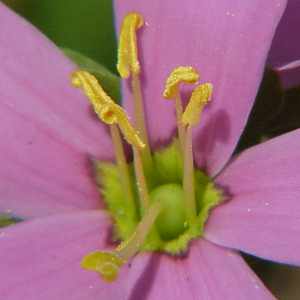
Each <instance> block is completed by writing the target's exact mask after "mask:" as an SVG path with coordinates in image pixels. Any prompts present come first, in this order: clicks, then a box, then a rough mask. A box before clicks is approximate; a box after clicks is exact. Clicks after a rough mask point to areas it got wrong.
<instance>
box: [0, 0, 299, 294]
mask: <svg viewBox="0 0 300 300" xmlns="http://www.w3.org/2000/svg"><path fill="white" fill-rule="evenodd" d="M285 2H286V1H283V0H280V1H279V0H276V1H274V0H252V1H246V2H241V1H240V0H225V1H218V0H210V1H199V0H188V1H186V2H185V3H184V5H182V3H181V2H180V5H178V6H177V5H175V4H176V1H174V0H165V1H160V0H154V1H151V2H150V1H149V2H146V1H140V0H126V1H117V2H116V12H117V17H118V20H121V18H122V17H123V16H124V15H125V14H127V13H128V12H130V11H133V10H134V11H138V12H140V13H141V14H143V15H144V17H145V19H146V22H147V26H146V28H145V29H144V31H143V32H142V35H141V44H140V46H141V54H142V57H143V60H142V62H143V66H144V73H143V76H144V77H143V85H144V86H143V87H144V92H145V106H146V113H147V120H148V127H149V132H150V139H151V145H152V146H153V147H154V148H155V147H156V146H157V145H161V144H164V142H165V141H168V140H170V137H171V135H172V133H173V132H174V128H175V118H174V108H173V106H172V103H167V102H166V101H165V100H162V97H161V91H162V89H163V83H164V81H165V78H166V77H167V75H168V72H169V71H170V70H171V69H173V68H174V67H176V66H177V65H193V66H195V67H197V68H198V69H199V70H200V71H201V74H202V77H203V79H204V80H205V81H210V82H212V83H213V85H214V88H215V89H214V99H213V101H212V103H211V105H210V106H209V107H208V109H206V111H205V112H204V113H203V118H202V121H201V124H200V126H199V127H198V128H196V129H195V132H194V133H195V135H194V145H195V153H194V154H195V161H196V163H197V166H198V167H199V168H202V169H205V170H206V172H207V173H208V175H209V176H211V177H212V178H213V179H214V181H215V182H216V184H217V185H218V186H220V187H222V188H223V189H224V191H225V192H226V194H227V196H229V197H230V199H229V201H227V202H226V203H224V204H223V205H220V206H218V207H217V208H215V209H214V211H213V212H212V213H211V215H210V217H209V219H208V223H207V225H206V227H205V232H204V237H203V238H201V239H198V240H195V241H193V243H192V245H191V246H190V249H189V252H188V253H187V255H186V257H184V258H179V257H171V256H169V255H165V254H157V253H154V254H151V253H141V254H138V255H137V256H136V257H135V258H134V259H133V261H132V262H131V263H130V264H128V265H126V266H124V267H123V269H122V271H121V273H120V278H119V279H118V280H117V281H116V282H114V283H111V284H108V283H105V282H103V281H102V280H100V279H99V277H98V276H97V275H96V274H95V273H92V272H86V271H84V270H83V269H82V268H81V267H80V261H81V259H82V257H83V256H84V255H86V254H87V253H89V252H91V251H93V250H95V249H105V248H106V247H107V245H108V243H107V241H108V240H109V238H110V230H109V228H110V220H109V218H108V217H107V215H106V214H105V213H104V212H103V211H101V210H100V209H99V208H100V203H99V201H98V198H99V195H98V191H97V188H96V185H95V183H94V180H93V178H92V176H91V173H90V169H89V159H90V158H97V159H99V160H107V159H112V158H113V153H112V150H111V149H112V145H111V141H110V139H109V137H108V135H107V133H106V131H105V128H104V126H102V125H101V124H100V123H99V122H98V120H96V119H95V118H92V117H91V115H90V112H89V105H88V103H87V101H86V99H84V97H82V95H81V93H80V92H79V91H76V90H75V89H73V88H72V87H71V86H70V83H69V76H70V73H71V72H72V71H74V66H73V65H72V64H71V63H70V62H68V61H67V60H66V59H65V58H64V57H63V56H62V55H61V53H60V52H59V51H58V50H57V49H55V47H53V45H51V43H49V41H47V40H46V39H45V38H44V37H43V36H41V35H40V34H39V33H38V32H36V30H35V29H34V28H32V27H31V26H30V25H29V24H27V23H26V22H25V21H24V20H21V19H20V18H19V17H18V16H16V15H15V14H14V13H12V12H11V11H9V10H8V9H7V8H6V7H4V6H3V5H0V57H1V62H2V64H1V70H0V78H1V80H0V107H1V109H0V114H1V127H0V128H1V129H0V130H1V144H0V145H1V146H0V149H1V169H0V176H1V180H0V196H1V197H0V210H1V211H11V212H13V213H15V214H16V215H18V216H21V217H23V218H28V219H29V220H28V221H25V222H22V223H20V224H18V225H15V226H11V227H8V228H4V229H1V231H0V250H1V269H0V274H1V282H0V295H1V297H2V298H4V299H6V300H19V299H26V300H35V299H45V300H47V299H51V300H52V299H72V300H76V299H78V300H79V299H80V300H81V299H87V300H90V299H116V300H119V299H126V300H136V299H272V295H271V294H270V293H269V292H268V290H266V289H265V287H264V286H263V284H262V283H261V282H260V281H259V279H258V278H257V277H256V276H255V275H254V273H253V272H252V271H251V270H250V268H248V267H247V265H246V264H245V262H244V261H243V259H242V258H241V256H240V255H239V254H238V252H237V251H235V250H234V249H238V250H242V251H245V252H247V253H250V254H254V255H257V256H260V257H263V258H266V259H272V260H276V261H279V262H283V263H289V264H299V262H300V254H299V251H295V249H298V248H299V246H300V239H299V228H300V206H299V201H298V200H299V195H300V189H299V186H298V182H299V164H297V161H298V160H299V156H300V155H299V151H298V148H299V146H300V139H299V137H300V131H299V130H296V131H294V132H291V133H289V134H286V135H283V136H281V137H278V138H276V139H274V140H270V141H268V142H266V143H264V144H261V145H258V146H255V147H253V148H250V149H248V150H246V151H245V152H243V153H242V154H241V155H239V156H238V157H235V158H231V159H230V157H231V155H232V153H233V150H234V148H235V146H236V144H237V142H238V139H239V137H240V135H241V133H242V130H243V128H244V126H245V123H246V120H247V117H248V115H249V112H250V109H251V106H252V104H253V100H254V98H255V95H256V91H257V88H258V85H259V83H260V80H261V75H262V72H263V69H264V64H265V59H266V55H267V53H268V49H269V47H270V43H271V40H272V37H273V34H274V31H275V28H276V25H277V23H278V21H279V19H280V17H281V14H282V12H283V10H284V8H285ZM126 95H128V89H127V86H126V85H124V90H123V96H124V99H125V102H124V105H125V107H126V109H128V111H129V113H131V111H132V107H131V103H130V102H129V101H128V99H129V98H128V97H126Z"/></svg>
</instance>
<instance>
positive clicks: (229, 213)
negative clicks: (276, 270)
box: [205, 130, 300, 265]
mask: <svg viewBox="0 0 300 300" xmlns="http://www.w3.org/2000/svg"><path fill="white" fill-rule="evenodd" d="M299 148H300V130H295V131H293V132H291V133H288V134H285V135H282V136H280V137H278V138H275V139H273V140H270V141H268V142H266V143H263V144H260V145H258V146H255V147H253V148H250V149H249V150H246V151H245V152H244V153H242V154H241V155H240V156H239V157H237V158H236V160H234V161H233V162H232V163H231V164H229V166H228V167H227V168H226V169H225V170H224V171H223V172H222V173H221V174H220V176H218V178H217V183H218V184H219V185H221V186H223V187H224V188H225V190H227V191H228V192H229V194H230V195H232V198H231V199H229V201H228V202H227V203H225V204H224V205H221V206H219V207H217V208H216V209H215V210H214V211H213V212H212V214H211V216H210V217H209V220H208V224H207V226H206V228H205V236H206V237H207V238H208V239H209V240H210V241H213V242H215V243H217V244H220V245H223V246H227V247H231V248H235V249H240V250H242V251H245V252H248V253H250V254H254V255H257V256H260V257H263V258H267V259H271V260H275V261H279V262H283V263H289V264H297V265H300V252H299V251H298V250H297V249H299V248H300V186H299V182H300V165H299V160H300V153H299Z"/></svg>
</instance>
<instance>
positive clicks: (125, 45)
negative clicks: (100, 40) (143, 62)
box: [117, 13, 144, 78]
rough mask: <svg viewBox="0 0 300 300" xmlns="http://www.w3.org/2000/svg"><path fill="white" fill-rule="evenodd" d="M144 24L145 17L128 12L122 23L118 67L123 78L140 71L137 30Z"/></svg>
mask: <svg viewBox="0 0 300 300" xmlns="http://www.w3.org/2000/svg"><path fill="white" fill-rule="evenodd" d="M143 25H144V19H143V17H142V16H141V15H140V14H138V13H130V14H128V15H127V16H126V17H125V18H124V20H123V23H122V26H121V33H120V41H119V50H118V64H117V69H118V71H119V73H120V75H121V77H122V78H128V77H129V76H130V74H131V73H132V74H135V75H138V74H139V73H140V63H139V60H138V48H137V37H136V31H137V30H138V29H139V28H141V27H142V26H143Z"/></svg>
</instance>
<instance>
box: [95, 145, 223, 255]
mask: <svg viewBox="0 0 300 300" xmlns="http://www.w3.org/2000/svg"><path fill="white" fill-rule="evenodd" d="M96 167H97V169H96V170H97V181H98V183H99V185H100V187H101V193H102V195H103V198H104V201H105V202H106V205H107V210H108V211H109V213H110V214H111V216H112V218H113V220H114V225H115V226H114V237H113V238H114V239H115V240H127V239H128V238H129V237H130V236H131V234H132V233H133V232H134V230H135V228H136V226H137V224H138V222H139V221H140V219H141V215H140V207H139V199H138V193H137V190H136V180H135V177H134V172H133V167H132V166H131V177H132V188H133V190H135V201H134V202H135V204H132V202H130V201H127V200H128V199H126V198H124V192H123V188H122V186H121V183H120V182H121V180H120V177H119V176H120V175H119V172H118V167H117V166H116V165H115V164H112V163H106V162H98V163H96ZM182 174H183V164H182V157H181V153H180V151H179V147H178V143H177V141H176V140H175V141H174V142H173V143H171V144H170V145H169V146H167V147H166V148H164V149H162V150H160V151H157V152H155V153H154V155H153V166H152V168H151V170H146V179H147V184H148V188H149V192H150V199H151V202H154V201H160V202H161V203H162V206H163V210H162V212H161V213H160V215H159V216H158V218H157V219H156V222H155V226H154V228H153V230H152V231H151V232H150V233H149V235H148V238H147V240H146V242H145V244H144V245H143V247H142V248H143V250H151V251H165V252H167V253H170V254H173V255H175V254H180V253H182V252H184V251H186V250H187V247H188V244H189V242H190V241H191V240H192V239H194V238H197V237H201V236H202V234H203V230H204V225H205V222H206V220H207V218H208V216H209V211H210V210H211V209H212V208H213V207H215V206H216V205H218V204H219V203H220V202H221V199H222V194H221V192H220V190H218V189H217V188H216V186H215V185H214V183H213V181H212V180H211V179H210V178H209V177H208V176H206V175H205V174H204V172H202V171H200V170H196V171H195V174H194V176H195V192H196V202H197V203H196V205H197V218H196V221H195V222H194V223H193V224H188V222H187V221H186V209H185V201H184V193H183V189H182Z"/></svg>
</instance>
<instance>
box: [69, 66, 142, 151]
mask: <svg viewBox="0 0 300 300" xmlns="http://www.w3.org/2000/svg"><path fill="white" fill-rule="evenodd" d="M71 81H72V84H73V85H74V86H75V87H78V88H81V89H82V90H83V91H84V93H85V95H86V96H87V97H88V98H89V100H90V102H91V104H92V106H93V108H94V110H95V112H96V114H97V115H98V117H99V118H100V120H102V121H103V122H104V123H106V124H108V125H112V124H117V125H118V126H119V127H120V129H121V131H122V133H123V135H124V137H125V139H126V140H127V142H128V143H129V144H131V145H133V146H136V147H138V148H144V147H145V144H144V143H143V141H142V140H141V139H140V137H139V135H138V132H137V131H136V130H135V129H134V128H133V126H132V125H131V124H130V122H129V119H128V117H127V115H126V112H125V111H124V110H123V108H122V107H121V106H119V105H118V104H116V103H115V102H114V101H113V100H112V99H111V98H110V97H109V96H108V95H107V94H106V93H105V91H104V89H103V88H102V87H101V85H100V84H99V82H98V81H97V79H96V78H95V77H94V76H93V75H92V74H90V73H88V72H86V71H81V70H80V71H76V72H74V73H73V74H72V78H71Z"/></svg>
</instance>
